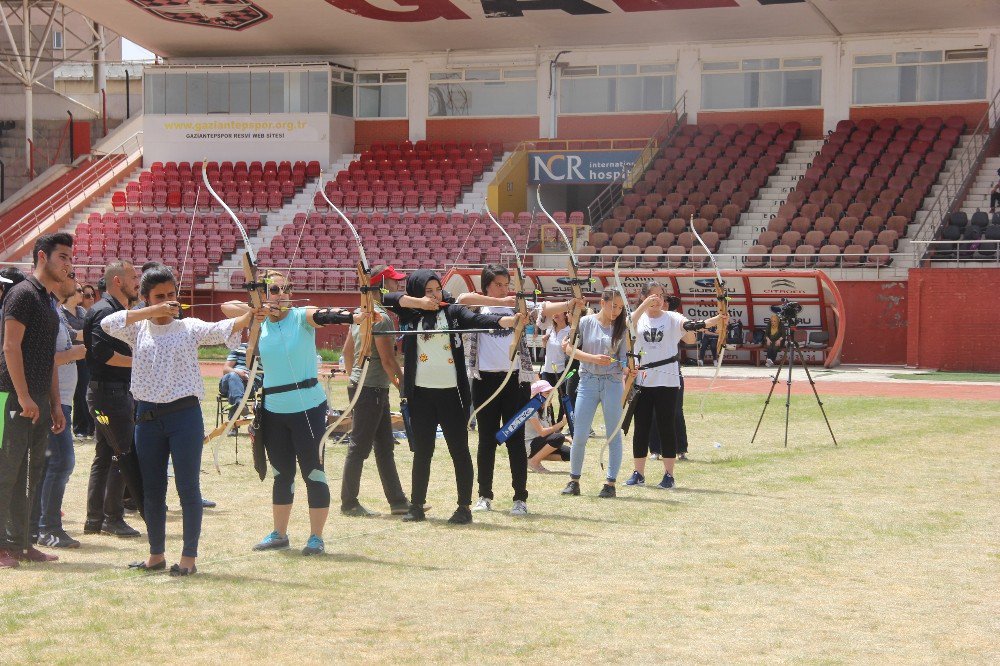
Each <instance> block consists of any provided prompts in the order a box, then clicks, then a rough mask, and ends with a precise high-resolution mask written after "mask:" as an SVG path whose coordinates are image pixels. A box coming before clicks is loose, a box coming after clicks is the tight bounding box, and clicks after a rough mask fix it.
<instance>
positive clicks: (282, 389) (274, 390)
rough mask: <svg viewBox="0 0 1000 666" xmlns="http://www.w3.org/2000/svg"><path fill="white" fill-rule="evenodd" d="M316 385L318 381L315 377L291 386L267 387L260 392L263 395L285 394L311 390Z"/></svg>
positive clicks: (293, 383)
mask: <svg viewBox="0 0 1000 666" xmlns="http://www.w3.org/2000/svg"><path fill="white" fill-rule="evenodd" d="M317 384H319V380H318V379H316V378H315V377H310V378H309V379H303V380H302V381H301V382H292V383H291V384H282V385H281V386H269V387H267V388H264V389H261V390H262V392H263V393H264V395H274V394H275V393H287V392H288V391H296V390H298V389H307V388H312V387H313V386H316V385H317Z"/></svg>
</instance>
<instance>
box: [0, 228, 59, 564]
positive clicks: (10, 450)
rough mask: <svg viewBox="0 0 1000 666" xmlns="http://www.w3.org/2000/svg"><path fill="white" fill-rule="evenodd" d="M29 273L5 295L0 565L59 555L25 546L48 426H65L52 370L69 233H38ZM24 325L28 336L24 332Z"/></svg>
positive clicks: (0, 419) (1, 370) (0, 389)
mask: <svg viewBox="0 0 1000 666" xmlns="http://www.w3.org/2000/svg"><path fill="white" fill-rule="evenodd" d="M32 265H33V266H34V271H33V272H32V274H31V275H30V276H29V277H28V278H27V279H26V280H24V281H23V282H22V283H20V284H19V285H17V286H15V287H13V288H11V290H10V292H9V293H7V294H6V295H5V298H4V304H3V329H2V330H3V333H2V335H3V356H2V357H0V409H2V410H3V412H2V414H0V433H2V434H0V568H4V567H15V566H17V564H18V561H20V560H29V561H32V562H50V561H52V560H56V559H59V558H58V557H56V556H55V555H48V554H46V553H43V552H41V551H40V550H38V549H36V548H34V547H33V546H32V545H31V539H30V531H29V528H28V524H29V522H30V519H31V507H32V506H33V505H34V498H35V492H36V491H37V488H38V484H39V482H40V481H41V477H42V469H43V468H44V465H45V448H46V446H47V445H48V441H49V431H50V430H51V432H53V433H60V432H62V430H63V428H65V427H66V418H65V416H64V415H63V411H62V407H61V405H60V400H59V377H58V375H57V374H56V371H55V362H54V359H55V346H56V335H57V333H58V331H59V315H58V313H57V312H56V307H57V303H56V300H55V298H54V297H53V296H52V292H54V291H56V288H57V287H58V285H59V283H61V282H63V281H64V280H71V279H73V277H74V276H73V237H72V236H70V235H69V234H65V233H59V234H50V235H45V236H41V237H39V238H38V240H37V241H35V247H34V250H33V251H32ZM29 330H30V334H26V333H27V332H28V331H29Z"/></svg>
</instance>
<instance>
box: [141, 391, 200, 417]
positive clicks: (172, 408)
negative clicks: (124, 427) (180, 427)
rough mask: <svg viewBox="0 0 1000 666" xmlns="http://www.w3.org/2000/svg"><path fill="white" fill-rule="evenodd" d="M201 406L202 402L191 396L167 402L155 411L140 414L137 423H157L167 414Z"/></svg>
mask: <svg viewBox="0 0 1000 666" xmlns="http://www.w3.org/2000/svg"><path fill="white" fill-rule="evenodd" d="M199 404H201V401H200V400H198V398H196V397H194V396H193V395H189V396H187V397H186V398H181V399H180V400H174V401H173V402H165V403H163V404H161V405H159V406H157V407H156V408H155V409H151V410H149V411H148V412H143V413H142V414H140V415H139V416H138V417H137V418H136V421H139V422H142V423H146V422H147V421H155V420H156V419H158V418H161V417H164V416H166V415H167V414H173V413H174V412H180V411H182V410H185V409H188V408H190V407H194V406H195V405H199Z"/></svg>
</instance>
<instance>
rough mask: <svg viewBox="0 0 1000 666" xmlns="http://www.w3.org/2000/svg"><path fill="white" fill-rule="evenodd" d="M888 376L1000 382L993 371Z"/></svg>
mask: <svg viewBox="0 0 1000 666" xmlns="http://www.w3.org/2000/svg"><path fill="white" fill-rule="evenodd" d="M889 376H890V377H891V378H892V379H912V380H914V381H929V382H1000V373H995V372H992V373H991V372H914V373H897V374H893V375H889Z"/></svg>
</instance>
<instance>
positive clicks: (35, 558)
mask: <svg viewBox="0 0 1000 666" xmlns="http://www.w3.org/2000/svg"><path fill="white" fill-rule="evenodd" d="M14 557H16V558H17V559H19V560H21V561H22V562H25V561H27V562H55V561H56V560H58V559H59V556H58V555H49V554H48V553H43V552H42V551H40V550H38V549H37V548H29V549H28V550H26V551H24V552H23V553H14Z"/></svg>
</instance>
